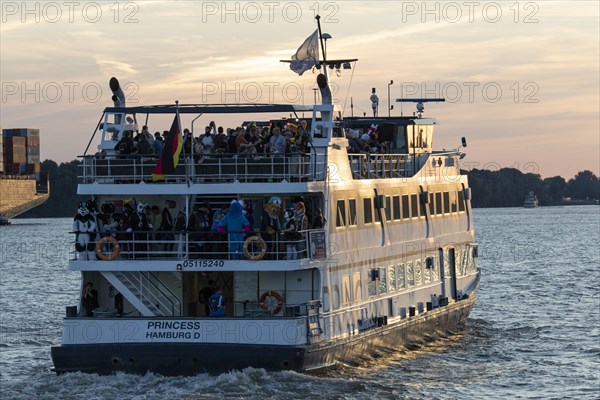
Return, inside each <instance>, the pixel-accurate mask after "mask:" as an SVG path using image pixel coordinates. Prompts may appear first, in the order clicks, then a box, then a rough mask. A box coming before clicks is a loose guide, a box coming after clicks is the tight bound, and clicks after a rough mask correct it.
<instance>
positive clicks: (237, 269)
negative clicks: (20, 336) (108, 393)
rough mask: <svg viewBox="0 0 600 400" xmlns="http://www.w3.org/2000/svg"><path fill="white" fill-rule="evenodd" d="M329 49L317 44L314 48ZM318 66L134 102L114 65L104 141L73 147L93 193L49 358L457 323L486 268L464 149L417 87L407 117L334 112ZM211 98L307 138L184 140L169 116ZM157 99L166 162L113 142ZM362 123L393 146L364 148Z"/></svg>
mask: <svg viewBox="0 0 600 400" xmlns="http://www.w3.org/2000/svg"><path fill="white" fill-rule="evenodd" d="M319 34H320V29H319ZM339 61H340V60H336V61H328V60H326V59H325V54H324V53H323V59H322V60H320V65H321V66H324V67H327V66H332V68H336V65H339V64H340V63H339ZM338 68H339V67H338ZM326 70H327V68H324V71H322V73H319V74H318V77H317V84H318V87H319V90H320V94H321V99H322V100H321V102H320V103H319V104H314V105H309V106H301V105H288V104H218V105H210V104H178V103H175V104H168V105H155V106H134V107H128V106H126V105H125V98H124V95H123V92H122V90H121V89H120V87H119V84H118V81H117V80H116V79H115V78H113V79H111V89H112V90H113V92H114V97H113V100H114V103H115V104H114V106H113V107H108V108H106V109H105V110H104V112H103V114H102V118H101V122H100V123H99V124H98V126H97V128H96V132H95V134H94V135H98V136H99V139H100V143H99V146H98V153H97V154H95V155H87V154H86V155H84V156H83V157H82V175H81V179H80V184H79V186H78V194H79V195H82V196H88V197H89V201H87V202H83V203H82V204H81V206H80V209H79V212H78V214H77V216H76V218H75V219H74V235H75V236H76V243H77V246H76V251H73V257H72V259H71V260H70V261H69V270H72V271H80V272H81V293H82V296H81V301H80V304H79V305H78V306H77V307H75V306H70V307H67V316H66V317H65V318H64V320H63V321H64V322H63V325H64V326H63V328H64V330H63V336H62V343H61V344H60V345H57V346H53V347H52V359H53V362H54V366H55V371H56V372H57V373H65V372H70V371H85V372H93V373H101V374H109V373H113V372H115V371H126V372H132V373H146V372H147V371H153V372H157V373H161V374H164V375H191V374H197V373H201V372H210V373H218V372H223V371H229V370H233V369H242V368H245V367H249V366H252V367H255V368H265V369H267V370H296V371H309V370H315V369H320V368H325V367H329V366H332V365H334V364H336V363H351V364H354V363H357V362H360V361H361V360H364V359H365V358H366V357H368V355H369V354H370V353H371V352H374V351H376V350H382V349H399V348H402V346H408V347H410V346H411V344H418V343H421V342H423V341H424V340H426V339H427V338H430V337H435V335H436V333H439V332H447V331H457V330H459V329H460V328H461V327H462V326H463V325H464V324H465V322H466V320H467V317H468V315H469V312H470V310H471V308H472V307H473V305H474V302H475V299H476V296H477V289H478V285H479V280H480V271H479V270H478V269H477V268H476V266H475V258H476V257H477V245H476V244H475V243H474V230H473V216H472V210H471V203H470V195H471V191H470V189H469V186H468V182H467V177H466V176H465V175H462V174H461V172H460V167H459V161H460V159H461V158H462V157H464V153H462V152H461V150H460V147H459V148H458V149H456V150H452V151H434V150H433V149H432V143H433V133H434V128H435V126H436V120H435V119H433V118H427V117H425V116H424V115H423V113H424V107H423V102H424V101H426V100H423V99H422V100H421V101H417V103H418V108H417V112H415V114H414V115H413V116H406V117H404V116H403V117H387V118H378V117H376V116H374V117H373V118H367V117H363V118H341V115H340V112H339V110H338V108H337V106H335V105H334V104H333V102H332V96H331V91H330V88H329V83H328V78H327V75H326ZM405 101H406V100H405ZM215 114H232V115H241V116H242V117H243V119H240V125H241V121H248V120H250V121H252V120H253V121H260V120H261V119H262V120H263V121H264V120H268V117H261V115H263V116H268V115H292V116H293V117H292V120H293V121H296V119H297V121H298V122H296V123H295V124H294V123H289V124H288V125H292V128H294V129H292V130H295V131H299V132H300V133H301V135H300V136H301V137H302V138H303V140H304V148H305V151H302V152H299V151H296V152H294V151H292V152H291V153H289V154H287V153H283V154H282V153H281V152H275V153H268V154H264V153H258V154H257V153H254V154H253V153H250V154H239V153H238V154H229V153H227V152H212V153H209V152H201V154H192V152H191V151H189V152H186V150H185V137H184V138H182V137H181V126H180V124H179V122H178V119H179V115H190V116H197V117H203V118H204V119H205V120H206V124H207V125H208V121H210V120H213V119H215V118H214V115H215ZM301 115H308V116H310V117H308V118H305V119H304V121H305V122H304V123H301V122H300V121H301V120H302V118H301ZM165 116H166V117H168V120H169V121H171V120H174V121H173V126H172V127H171V130H170V131H169V135H166V140H165V142H164V147H163V150H162V152H161V157H160V159H159V161H158V163H157V160H156V159H154V158H146V157H144V156H143V155H142V156H140V155H139V154H138V155H135V156H123V155H120V154H118V152H117V151H116V150H115V147H117V148H118V146H117V144H118V143H119V142H121V141H122V140H123V138H124V137H127V136H128V135H129V134H130V133H131V132H132V131H135V130H136V129H137V126H138V124H140V125H141V124H142V121H143V125H149V124H154V122H153V121H155V120H157V119H160V118H161V117H163V119H164V117H165ZM197 117H196V118H197ZM256 125H261V124H250V125H249V126H250V127H253V126H256ZM262 125H265V124H262ZM375 125H377V127H376V126H375ZM211 126H212V124H210V125H209V126H208V127H207V129H206V130H207V131H208V132H209V133H207V136H211V135H210V129H211ZM369 131H370V133H371V134H375V135H376V136H379V139H378V140H379V142H380V143H385V147H383V146H382V147H381V148H380V151H379V152H377V153H375V152H374V151H370V152H366V151H362V149H361V150H360V151H356V150H355V149H354V148H353V146H352V145H351V142H353V141H354V142H355V141H356V136H357V135H358V136H359V138H360V136H361V135H364V134H367V136H370V135H369ZM128 132H129V133H128ZM275 136H276V135H275ZM182 141H183V147H182V145H181V142H182ZM288 142H289V141H288ZM463 142H464V141H463ZM272 143H273V142H272ZM463 144H465V145H466V143H463ZM275 147H276V145H275ZM384 148H385V151H383V150H381V149H384ZM182 149H183V150H182ZM188 150H189V149H188ZM371 150H372V149H371ZM177 160H179V162H178V163H177V162H174V163H173V164H171V163H172V162H173V161H177ZM175 164H176V165H175ZM166 166H169V167H171V166H172V168H165V167H166ZM147 205H150V206H153V205H154V206H156V207H150V211H151V212H150V213H148V212H147V210H148V207H147ZM163 205H164V208H163ZM157 209H158V210H162V211H160V212H157ZM144 214H145V216H144ZM152 214H154V215H155V216H156V217H157V218H158V217H159V215H160V217H162V223H161V224H160V226H157V225H158V223H157V222H156V221H157V220H155V221H154V222H155V223H154V224H151V223H150V222H149V221H151V220H152V218H153V217H152ZM132 215H133V221H134V222H133V223H131V224H130V225H129V227H128V228H127V226H128V225H127V223H128V222H127V221H128V220H131V216H132ZM165 220H167V221H168V222H170V223H171V225H172V228H171V229H165V227H166V225H165V223H164V221H165ZM198 221H200V223H199V222H198ZM223 221H226V223H224V222H223ZM290 221H291V222H290ZM215 223H216V225H217V229H215V226H214V224H215ZM290 224H291V225H290ZM132 225H134V226H132ZM167 225H168V224H167ZM210 225H213V226H210ZM294 225H295V226H294ZM215 292H216V293H221V296H222V297H219V296H217V297H219V304H218V305H216V307H219V308H220V310H221V311H222V314H221V315H220V316H214V315H213V306H215V304H214V302H212V300H210V299H212V298H213V297H210V298H209V296H210V295H211V293H215ZM211 315H213V316H211Z"/></svg>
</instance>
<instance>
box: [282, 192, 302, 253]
mask: <svg viewBox="0 0 600 400" xmlns="http://www.w3.org/2000/svg"><path fill="white" fill-rule="evenodd" d="M290 206H291V207H290ZM294 209H295V205H294V203H290V204H289V206H288V208H287V209H286V210H285V211H284V212H283V221H284V222H283V223H284V229H283V237H284V240H285V249H286V257H285V258H286V260H297V259H298V248H297V246H298V239H299V237H300V234H299V233H298V230H297V228H296V227H297V225H296V220H295V219H294Z"/></svg>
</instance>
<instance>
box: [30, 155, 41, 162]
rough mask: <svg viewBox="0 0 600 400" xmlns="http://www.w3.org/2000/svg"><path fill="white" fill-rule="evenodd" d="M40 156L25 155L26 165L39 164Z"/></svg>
mask: <svg viewBox="0 0 600 400" xmlns="http://www.w3.org/2000/svg"><path fill="white" fill-rule="evenodd" d="M39 162H40V156H39V155H29V154H27V164H39Z"/></svg>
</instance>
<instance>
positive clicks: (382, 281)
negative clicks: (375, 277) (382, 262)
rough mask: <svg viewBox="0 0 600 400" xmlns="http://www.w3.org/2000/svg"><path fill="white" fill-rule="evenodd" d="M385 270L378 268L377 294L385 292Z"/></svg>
mask: <svg viewBox="0 0 600 400" xmlns="http://www.w3.org/2000/svg"><path fill="white" fill-rule="evenodd" d="M385 272H386V271H385V268H379V294H382V293H385V292H387V274H386V273H385Z"/></svg>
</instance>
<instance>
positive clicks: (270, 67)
mask: <svg viewBox="0 0 600 400" xmlns="http://www.w3.org/2000/svg"><path fill="white" fill-rule="evenodd" d="M0 7H1V11H2V15H1V18H2V19H1V25H0V81H1V103H0V105H1V109H0V124H1V126H2V128H25V127H28V128H39V129H40V130H41V142H42V143H41V145H42V151H41V155H42V159H47V158H50V159H53V160H55V161H59V162H61V161H70V160H72V159H74V158H75V157H76V156H77V155H80V154H83V151H84V149H85V147H86V145H87V142H88V141H89V139H90V136H91V134H92V132H93V130H94V128H95V126H96V124H97V122H98V119H99V118H100V116H101V113H102V110H103V108H104V107H108V106H111V105H112V101H111V93H110V90H109V88H108V81H109V79H110V77H111V76H116V77H117V78H119V80H120V81H121V84H122V85H123V86H124V88H125V93H126V96H127V99H128V104H130V105H147V104H167V103H173V102H174V101H175V100H179V101H180V102H181V103H223V102H231V103H236V102H241V103H245V102H256V103H270V102H275V103H279V102H293V103H295V104H312V103H313V90H312V89H313V88H314V87H315V78H316V74H313V73H312V72H311V71H308V72H306V73H305V74H304V75H303V76H298V75H296V74H295V73H293V72H292V71H290V70H289V67H288V65H286V64H282V63H280V62H279V60H280V59H289V58H290V57H291V56H292V55H293V54H294V53H295V51H296V49H297V48H298V46H300V44H302V42H303V41H304V40H305V39H306V38H307V37H308V36H309V35H310V34H311V33H312V32H314V30H315V29H316V24H315V22H314V15H315V13H316V12H318V13H320V15H321V16H322V23H323V24H322V25H323V31H324V32H327V33H329V34H330V35H331V36H332V39H330V40H328V42H327V50H328V57H329V58H346V57H350V58H358V59H359V62H358V63H357V64H356V66H355V68H354V69H353V70H342V73H341V75H340V76H337V75H336V74H333V75H332V83H333V84H334V89H335V90H334V92H335V99H336V102H337V103H338V104H339V105H340V106H341V107H342V108H343V109H344V110H345V115H346V116H349V115H350V113H351V109H350V99H351V98H352V99H353V102H354V105H355V107H354V114H355V115H362V114H363V113H364V112H366V113H367V114H368V115H369V114H371V104H370V101H369V97H370V94H371V88H372V87H374V88H376V89H377V93H378V95H379V98H380V106H379V113H380V115H387V98H388V97H387V90H388V83H389V82H390V80H393V81H394V84H393V85H391V86H390V91H391V98H392V100H393V99H396V98H399V97H446V98H447V102H446V103H435V104H428V105H426V111H425V115H426V116H430V117H436V118H437V119H438V123H439V125H438V127H437V128H436V129H437V131H436V134H435V137H434V147H435V148H436V149H442V148H446V149H449V148H455V147H457V146H458V145H459V144H460V138H461V136H465V137H466V138H467V140H468V148H467V157H466V158H465V159H464V160H463V168H466V169H469V168H487V169H492V170H497V169H498V168H500V167H514V168H518V169H520V170H521V171H522V172H533V173H538V174H540V175H542V177H550V176H555V175H561V176H563V177H565V178H567V179H569V178H571V177H573V175H575V174H576V173H577V172H578V171H580V170H584V169H589V170H592V171H593V172H594V173H595V174H597V175H599V174H600V139H599V136H600V134H599V132H600V125H599V124H600V116H599V113H600V111H599V110H600V100H599V98H600V81H599V80H600V65H599V62H600V26H599V25H600V22H599V21H600V11H599V3H598V2H595V1H535V2H528V1H522V2H521V1H506V2H504V1H497V2H489V1H483V2H478V1H464V2H463V1H457V2H445V1H442V2H436V1H428V2H422V1H416V2H413V1H397V2H392V1H381V2H372V1H369V2H367V1H338V2H313V1H296V2H286V1H282V2H278V1H265V2H260V1H258V2H233V1H231V2H226V3H225V2H222V1H218V2H210V1H209V2H202V1H194V2H191V1H149V2H145V1H135V2H126V1H122V2H119V1H117V2H115V1H110V2H101V1H97V2H87V1H73V2H62V1H56V2H33V1H31V2H26V3H24V2H22V1H15V2H13V1H2V2H0ZM413 110H414V106H412V105H409V104H405V105H404V106H403V108H402V111H403V112H404V115H407V114H408V113H412V111H413ZM400 112H401V107H400V104H395V105H394V110H392V115H400ZM192 118H193V117H185V118H184V119H183V124H184V125H185V126H187V127H189V126H190V124H191V119H192ZM207 118H208V117H202V118H200V119H199V121H198V122H197V124H199V125H196V128H195V129H199V128H201V127H203V126H204V125H206V124H207V123H208V119H207ZM211 119H212V118H211ZM257 119H258V118H257ZM215 120H216V122H217V125H223V126H225V127H234V126H236V125H238V124H240V122H241V120H243V117H239V119H238V118H237V117H236V118H235V119H232V117H231V116H230V117H229V118H225V117H221V118H220V117H215ZM169 124H170V122H169V121H167V120H156V121H150V122H149V127H150V130H151V131H153V132H154V131H163V130H166V129H168V128H169Z"/></svg>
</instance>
